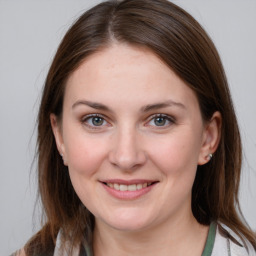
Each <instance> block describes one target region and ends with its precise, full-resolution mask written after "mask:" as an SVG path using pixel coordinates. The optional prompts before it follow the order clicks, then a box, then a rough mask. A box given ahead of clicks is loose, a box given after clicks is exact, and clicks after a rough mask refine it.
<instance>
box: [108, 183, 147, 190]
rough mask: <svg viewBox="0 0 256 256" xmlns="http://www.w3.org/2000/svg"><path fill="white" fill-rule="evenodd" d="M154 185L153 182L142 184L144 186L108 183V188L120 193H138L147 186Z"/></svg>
mask: <svg viewBox="0 0 256 256" xmlns="http://www.w3.org/2000/svg"><path fill="white" fill-rule="evenodd" d="M150 185H152V182H149V183H142V184H132V185H125V184H117V183H114V184H113V183H107V186H108V187H110V188H113V189H115V190H119V191H136V190H140V189H143V188H146V187H147V186H150Z"/></svg>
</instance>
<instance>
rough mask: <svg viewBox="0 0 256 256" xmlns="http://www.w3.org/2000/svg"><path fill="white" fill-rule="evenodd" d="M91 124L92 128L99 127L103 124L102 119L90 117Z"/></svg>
mask: <svg viewBox="0 0 256 256" xmlns="http://www.w3.org/2000/svg"><path fill="white" fill-rule="evenodd" d="M91 122H92V124H93V125H94V126H101V125H103V123H104V119H103V118H101V117H99V116H95V117H91Z"/></svg>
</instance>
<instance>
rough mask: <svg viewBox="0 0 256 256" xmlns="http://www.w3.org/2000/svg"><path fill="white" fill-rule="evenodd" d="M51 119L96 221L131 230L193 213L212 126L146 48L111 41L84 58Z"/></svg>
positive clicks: (189, 93) (78, 188)
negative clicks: (59, 116)
mask: <svg viewBox="0 0 256 256" xmlns="http://www.w3.org/2000/svg"><path fill="white" fill-rule="evenodd" d="M51 122H52V126H53V131H54V134H55V137H56V142H57V146H58V149H59V151H60V153H61V154H63V159H64V163H65V164H66V165H67V166H68V168H69V173H70V178H71V181H72V184H73V186H74V189H75V191H76V193H77V195H78V196H79V198H80V199H81V201H82V202H83V204H84V205H85V206H86V207H87V208H88V209H89V210H90V211H91V212H92V213H93V215H94V216H95V218H96V223H98V224H100V223H101V224H104V225H108V226H110V227H113V228H115V229H119V230H126V231H127V230H130V231H132V230H142V229H147V228H150V227H152V228H153V227H154V226H155V225H159V224H161V223H166V222H168V221H173V220H177V219H183V218H186V217H188V216H191V215H192V213H191V189H192V185H193V182H194V178H195V174H196V170H197V165H198V164H204V163H206V162H207V161H208V158H207V155H208V154H209V153H212V152H211V145H213V142H212V140H213V138H214V136H215V135H214V127H215V126H216V125H215V124H214V123H215V121H212V122H210V123H208V124H205V123H204V122H203V120H202V117H201V113H200V109H199V104H198V101H197V98H196V96H195V94H194V93H193V91H192V90H191V89H190V88H189V87H188V86H187V85H186V84H185V83H184V82H183V81H182V80H181V79H180V78H179V77H178V76H177V75H176V74H175V73H174V72H172V70H170V68H169V67H167V66H166V64H164V63H163V62H162V61H161V60H160V59H159V58H158V57H156V56H155V55H154V54H153V53H152V52H151V51H149V50H147V49H143V48H138V47H132V46H128V45H124V44H114V45H112V46H111V47H108V48H106V49H104V50H102V51H100V52H98V53H95V54H93V55H91V56H90V57H88V58H87V59H86V60H85V61H84V62H83V64H82V65H81V66H80V67H79V68H78V69H77V70H76V71H75V72H74V73H73V74H72V75H71V76H70V77H69V79H68V81H67V86H66V92H65V97H64V105H63V118H62V121H61V124H58V123H57V122H56V118H55V117H54V116H53V115H52V116H51ZM215 137H216V136H215ZM211 143H212V144H211Z"/></svg>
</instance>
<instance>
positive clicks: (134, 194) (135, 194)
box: [102, 183, 156, 200]
mask: <svg viewBox="0 0 256 256" xmlns="http://www.w3.org/2000/svg"><path fill="white" fill-rule="evenodd" d="M102 185H103V187H104V188H105V189H106V191H107V192H108V193H109V194H110V195H111V196H113V197H115V198H117V199H123V200H134V199H137V198H139V197H142V196H143V195H145V194H147V193H148V192H150V191H151V190H152V189H153V187H154V186H155V185H156V183H154V184H152V185H150V186H148V187H146V188H142V189H140V190H136V191H128V190H127V191H120V190H115V189H113V188H111V187H109V186H107V185H106V184H104V183H102Z"/></svg>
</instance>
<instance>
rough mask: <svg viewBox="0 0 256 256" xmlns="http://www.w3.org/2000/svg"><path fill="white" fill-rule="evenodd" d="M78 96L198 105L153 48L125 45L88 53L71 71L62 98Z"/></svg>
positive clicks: (96, 98) (192, 95)
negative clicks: (171, 101)
mask: <svg viewBox="0 0 256 256" xmlns="http://www.w3.org/2000/svg"><path fill="white" fill-rule="evenodd" d="M78 97H90V98H93V99H95V100H96V101H98V102H102V101H104V102H106V103H111V104H112V103H113V100H118V99H119V100H123V102H124V103H127V104H128V103H132V104H134V102H136V101H139V102H141V103H142V102H144V103H145V104H147V102H146V101H147V100H148V101H159V100H169V98H170V97H171V98H172V99H173V100H175V99H176V100H182V101H184V102H186V101H187V100H188V99H190V100H192V101H194V103H195V104H197V99H196V97H195V94H194V93H193V91H192V90H191V89H190V88H189V87H188V86H187V85H186V84H185V83H184V82H183V80H182V79H180V78H179V77H178V76H177V75H176V74H175V73H174V72H173V71H172V70H171V69H170V67H168V66H167V65H166V64H165V63H164V62H163V61H162V60H161V59H160V58H159V57H158V56H156V55H155V54H154V53H153V52H152V51H150V50H149V49H146V48H143V47H137V46H131V45H125V44H113V45H111V46H110V47H108V48H105V49H103V50H101V51H99V52H97V53H94V54H92V55H90V56H89V57H88V58H86V59H85V60H84V62H83V63H82V64H81V65H80V66H79V68H78V69H77V70H75V71H74V72H73V73H72V74H71V76H70V77H69V79H68V81H67V88H66V93H65V98H69V99H70V98H71V99H72V100H73V101H74V100H76V99H77V98H78ZM129 99H132V100H131V101H129ZM64 102H65V100H64Z"/></svg>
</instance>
